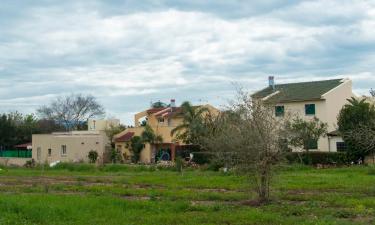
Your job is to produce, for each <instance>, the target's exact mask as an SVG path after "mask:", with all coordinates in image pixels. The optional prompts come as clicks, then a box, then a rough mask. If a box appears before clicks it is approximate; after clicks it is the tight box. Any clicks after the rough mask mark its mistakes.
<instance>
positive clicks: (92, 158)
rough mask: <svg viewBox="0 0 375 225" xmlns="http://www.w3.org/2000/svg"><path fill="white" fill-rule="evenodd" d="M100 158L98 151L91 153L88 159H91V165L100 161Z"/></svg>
mask: <svg viewBox="0 0 375 225" xmlns="http://www.w3.org/2000/svg"><path fill="white" fill-rule="evenodd" d="M98 156H99V154H98V152H97V151H94V150H91V151H89V155H88V158H89V161H90V163H96V160H98Z"/></svg>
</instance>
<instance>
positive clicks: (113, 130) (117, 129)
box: [105, 124, 126, 148]
mask: <svg viewBox="0 0 375 225" xmlns="http://www.w3.org/2000/svg"><path fill="white" fill-rule="evenodd" d="M125 129H126V127H125V126H124V125H122V124H120V125H118V126H113V125H112V124H111V125H110V126H109V127H108V128H106V129H105V134H106V135H107V137H108V139H109V142H110V144H111V146H112V148H115V142H114V136H115V135H116V134H119V133H121V132H122V131H124V130H125Z"/></svg>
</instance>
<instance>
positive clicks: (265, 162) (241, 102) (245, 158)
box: [203, 91, 287, 203]
mask: <svg viewBox="0 0 375 225" xmlns="http://www.w3.org/2000/svg"><path fill="white" fill-rule="evenodd" d="M273 108H274V105H272V104H271V103H265V102H263V101H258V100H253V99H251V98H250V97H249V94H248V93H246V92H242V91H239V92H238V99H237V100H236V101H234V102H233V103H231V105H229V106H228V109H227V111H226V112H225V113H222V114H221V115H220V116H218V117H217V118H215V119H214V120H212V121H211V123H210V124H209V125H208V127H209V132H208V135H206V136H205V137H204V139H203V143H204V146H205V147H206V148H207V149H208V150H210V151H211V153H212V154H213V155H214V156H215V158H217V160H218V161H221V162H222V163H223V164H224V166H225V168H231V169H235V171H236V172H238V173H240V174H245V175H246V176H247V177H249V178H250V179H249V180H248V184H249V185H254V186H255V189H256V190H257V193H258V197H259V201H260V202H261V203H264V202H267V201H269V198H270V184H271V179H272V174H273V167H274V166H275V165H277V164H278V163H279V162H280V159H281V154H282V149H281V146H280V140H281V139H284V138H285V135H286V133H287V130H286V128H287V123H286V122H287V121H286V120H284V119H279V118H276V117H275V116H274V113H273V110H272V109H273Z"/></svg>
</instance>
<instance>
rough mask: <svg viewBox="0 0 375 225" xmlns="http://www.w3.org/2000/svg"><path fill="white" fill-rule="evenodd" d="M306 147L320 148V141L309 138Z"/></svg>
mask: <svg viewBox="0 0 375 225" xmlns="http://www.w3.org/2000/svg"><path fill="white" fill-rule="evenodd" d="M305 148H307V149H310V150H311V149H318V141H317V140H309V141H308V142H307V143H306V146H305Z"/></svg>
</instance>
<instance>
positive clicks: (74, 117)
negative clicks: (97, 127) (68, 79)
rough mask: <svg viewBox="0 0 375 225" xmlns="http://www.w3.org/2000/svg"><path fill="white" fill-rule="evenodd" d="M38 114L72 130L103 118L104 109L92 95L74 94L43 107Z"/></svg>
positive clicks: (59, 98)
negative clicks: (84, 123)
mask: <svg viewBox="0 0 375 225" xmlns="http://www.w3.org/2000/svg"><path fill="white" fill-rule="evenodd" d="M37 113H38V115H39V116H40V117H41V118H43V119H49V120H55V121H57V122H58V123H60V124H63V125H64V126H65V127H66V129H68V130H72V129H78V127H79V126H80V124H81V123H82V122H86V121H87V120H88V119H90V118H93V117H101V116H103V115H104V108H103V106H102V105H100V104H99V103H98V102H97V100H96V98H95V97H94V96H92V95H83V94H72V95H69V96H64V97H58V98H56V99H55V100H53V101H52V102H51V103H50V104H49V105H44V106H41V107H40V108H39V109H38V110H37Z"/></svg>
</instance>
